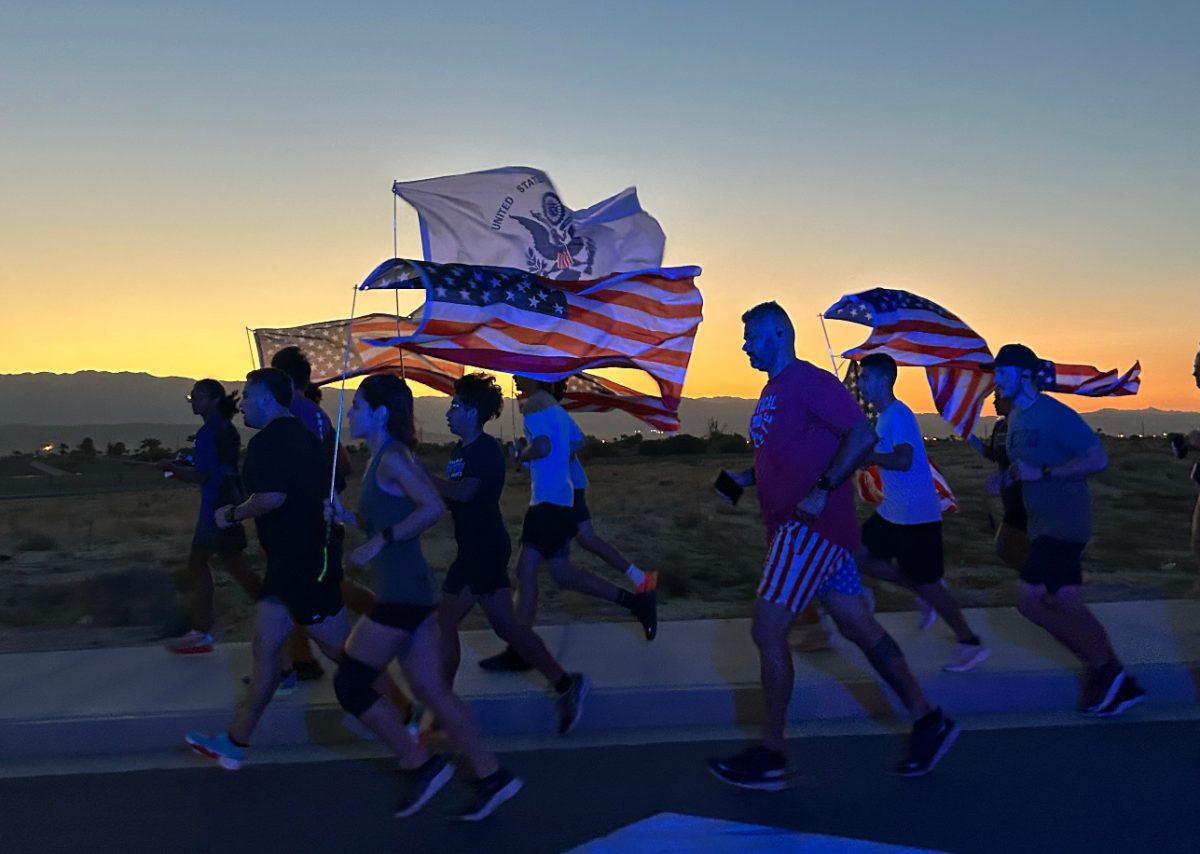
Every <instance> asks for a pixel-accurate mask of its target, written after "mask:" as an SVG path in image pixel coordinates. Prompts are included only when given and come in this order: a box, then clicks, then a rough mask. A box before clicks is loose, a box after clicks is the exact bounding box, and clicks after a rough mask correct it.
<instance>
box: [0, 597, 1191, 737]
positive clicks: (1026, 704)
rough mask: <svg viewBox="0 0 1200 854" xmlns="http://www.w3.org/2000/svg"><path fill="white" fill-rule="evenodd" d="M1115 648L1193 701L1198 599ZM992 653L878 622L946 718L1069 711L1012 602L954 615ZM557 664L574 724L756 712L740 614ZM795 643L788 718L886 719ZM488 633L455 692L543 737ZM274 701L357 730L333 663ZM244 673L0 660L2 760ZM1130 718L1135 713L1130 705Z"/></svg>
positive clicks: (184, 702)
mask: <svg viewBox="0 0 1200 854" xmlns="http://www.w3.org/2000/svg"><path fill="white" fill-rule="evenodd" d="M1094 608H1095V611H1096V613H1097V615H1098V616H1099V618H1100V620H1101V621H1102V622H1103V623H1104V625H1105V626H1106V627H1107V629H1108V631H1109V633H1110V635H1111V636H1112V640H1113V643H1114V645H1115V646H1116V649H1117V652H1118V654H1120V655H1121V657H1122V658H1123V660H1124V661H1125V663H1126V664H1127V666H1128V667H1129V668H1130V670H1132V671H1133V672H1134V673H1135V674H1136V675H1137V677H1138V679H1139V681H1141V683H1142V684H1143V685H1144V686H1145V687H1146V688H1147V689H1148V690H1149V692H1150V696H1149V697H1148V698H1147V701H1146V703H1147V704H1154V705H1175V706H1178V705H1180V704H1194V703H1196V701H1197V699H1198V697H1200V602H1195V601H1190V600H1171V601H1145V602H1123V603H1105V604H1098V605H1095V606H1094ZM966 613H967V619H968V620H969V621H970V623H971V625H972V626H973V627H975V629H976V631H978V632H979V633H980V634H981V635H982V636H983V637H984V641H985V642H986V643H987V644H988V645H989V646H990V647H991V649H992V656H991V658H989V659H988V660H987V661H986V662H984V663H983V664H982V665H980V666H979V668H977V669H976V670H974V671H972V672H970V673H962V674H951V673H944V672H942V670H941V666H942V664H944V663H945V661H946V660H947V659H948V658H949V656H950V654H951V653H952V651H953V646H954V644H953V638H952V636H951V635H950V633H949V632H948V631H947V630H946V628H945V627H944V626H943V625H941V624H939V625H937V626H936V627H934V628H933V629H931V630H929V631H928V632H923V633H918V632H917V630H916V616H915V615H914V614H911V613H895V614H882V615H880V619H881V621H882V622H883V624H884V625H885V626H886V627H887V629H888V630H889V631H890V632H891V633H892V634H893V636H894V637H895V638H896V639H897V641H898V642H899V643H900V645H901V647H903V649H904V651H905V653H906V654H907V656H908V659H909V662H910V664H911V666H912V668H913V671H914V672H915V673H916V675H917V677H918V679H919V680H920V681H921V684H922V685H923V686H924V688H925V691H926V693H927V694H928V695H929V697H930V699H931V700H932V701H933V702H936V703H939V704H941V705H943V706H944V707H945V708H946V709H947V710H948V711H950V712H951V713H952V714H986V713H1006V712H1032V711H1046V710H1062V709H1068V710H1069V709H1071V708H1073V706H1074V703H1075V701H1076V694H1077V690H1078V685H1077V668H1076V664H1075V662H1074V661H1073V659H1072V658H1071V657H1070V656H1069V655H1068V654H1066V653H1065V652H1064V651H1063V650H1061V649H1060V648H1059V647H1058V646H1057V644H1055V643H1053V642H1052V641H1051V640H1050V639H1049V638H1048V637H1047V636H1046V635H1045V634H1044V633H1043V632H1042V631H1041V630H1039V629H1037V628H1036V627H1034V626H1032V625H1030V624H1029V623H1027V622H1026V621H1025V620H1024V619H1023V618H1021V617H1020V615H1019V614H1017V613H1016V611H1015V610H1014V609H1012V608H994V609H973V610H968V611H967V612H966ZM539 632H540V633H541V635H542V637H543V638H544V639H545V641H546V643H547V645H548V646H549V647H550V649H551V651H552V652H554V653H555V654H556V655H557V656H558V657H559V659H560V660H561V661H562V662H563V664H564V666H566V667H567V668H568V669H570V670H582V671H584V672H586V673H588V674H589V675H590V676H591V677H592V680H593V692H592V694H591V696H590V698H589V700H588V702H587V705H586V708H585V711H584V717H583V720H582V721H581V723H580V729H581V730H583V731H589V730H590V731H600V730H617V729H622V728H641V729H645V728H648V727H664V728H669V727H693V726H727V725H734V724H740V725H746V724H752V723H755V722H757V721H758V720H760V719H761V712H762V707H761V698H760V692H759V688H758V658H757V654H756V652H755V649H754V647H753V644H752V643H751V641H750V633H749V621H747V620H697V621H685V622H668V623H663V624H662V626H661V629H660V633H659V637H658V639H657V640H655V641H654V642H653V643H650V644H647V643H646V642H645V641H644V640H643V639H642V636H641V631H640V628H639V627H638V626H637V625H636V624H635V623H575V624H568V625H563V626H543V627H539ZM835 643H836V644H837V647H836V648H835V650H833V651H829V652H821V653H811V654H796V655H795V662H796V688H795V692H794V695H793V701H792V706H791V717H792V719H793V720H796V721H802V720H813V719H838V718H856V717H857V718H863V717H888V716H891V715H893V713H894V712H893V708H894V704H893V703H892V701H891V700H890V699H889V698H888V696H887V695H886V694H885V693H884V689H883V688H882V687H881V685H880V683H879V682H878V681H877V680H876V678H875V677H874V674H873V673H871V671H870V670H869V669H868V667H867V664H866V661H865V659H864V658H863V656H862V654H861V653H860V652H859V651H858V650H857V649H855V648H853V647H850V646H849V645H847V644H845V643H844V642H842V641H841V640H840V639H838V640H836V641H835ZM500 646H501V644H500V641H499V640H498V639H496V638H495V637H494V636H493V635H492V634H491V633H490V632H468V633H465V635H464V637H463V664H462V667H461V669H460V671H459V677H458V682H457V686H456V687H457V689H458V691H459V693H460V694H461V695H462V696H463V697H464V698H466V699H467V700H468V701H469V702H470V703H471V705H472V706H473V707H474V710H475V712H476V715H477V716H478V719H479V720H480V721H481V722H482V724H483V727H484V729H485V731H486V732H489V733H504V734H514V733H538V732H540V733H549V732H553V727H554V718H553V708H552V704H551V702H550V694H549V692H548V691H547V690H546V689H545V688H544V686H543V685H542V684H541V678H540V677H539V676H537V675H536V674H521V675H513V674H489V673H485V672H483V671H481V670H480V669H479V668H478V667H477V666H476V662H477V661H478V660H479V659H480V658H482V657H486V656H488V655H491V654H492V653H494V652H496V651H498V650H499V649H500ZM327 669H328V671H329V675H326V677H325V678H324V679H321V680H320V681H317V682H309V683H301V685H300V690H299V691H297V692H296V693H295V694H294V695H293V696H291V697H287V698H281V699H278V700H276V701H274V702H273V703H272V704H271V706H270V707H269V708H268V710H267V713H266V716H265V717H264V719H263V722H262V724H261V725H260V727H259V730H258V732H257V733H256V743H258V744H263V745H268V744H270V745H298V744H314V743H315V744H338V743H344V742H347V741H350V740H354V739H357V738H360V737H362V736H363V735H364V731H363V729H362V727H361V726H360V725H359V724H358V722H357V721H355V720H353V719H351V718H349V717H348V716H346V715H345V714H344V713H343V712H342V710H341V709H340V707H339V706H338V704H337V700H336V698H335V697H334V695H333V687H332V682H331V674H332V671H333V667H332V666H330V667H328V668H327ZM249 670H250V649H249V645H248V644H245V643H236V644H225V645H220V646H218V648H217V650H216V652H214V653H212V654H210V655H201V656H191V657H177V656H173V655H171V654H170V653H168V652H167V651H166V650H164V649H162V648H161V647H152V646H150V647H148V646H142V647H125V648H115V649H96V650H82V651H71V652H39V653H10V654H5V655H0V757H3V758H12V759H15V758H22V759H36V758H48V757H57V756H82V755H104V754H126V753H137V752H150V751H158V750H164V749H171V748H174V747H176V746H178V745H179V744H180V743H181V740H182V737H183V733H184V732H185V731H186V730H188V729H200V730H205V731H210V732H219V731H221V730H222V729H223V728H224V727H225V726H226V725H227V724H228V721H229V716H230V712H231V710H232V708H233V705H234V703H235V701H236V698H237V697H238V696H239V694H240V692H241V691H242V690H243V686H242V683H241V677H242V676H243V675H244V674H246V673H248V672H249ZM1130 714H1133V715H1136V714H1137V711H1136V710H1134V711H1133V712H1131V713H1130Z"/></svg>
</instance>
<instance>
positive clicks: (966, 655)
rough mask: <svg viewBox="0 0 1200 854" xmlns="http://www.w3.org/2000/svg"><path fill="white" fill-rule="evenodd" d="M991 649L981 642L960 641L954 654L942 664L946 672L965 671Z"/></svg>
mask: <svg viewBox="0 0 1200 854" xmlns="http://www.w3.org/2000/svg"><path fill="white" fill-rule="evenodd" d="M991 654H992V651H991V650H990V649H988V648H987V647H986V646H984V645H983V644H981V643H960V644H959V645H958V649H956V650H954V655H953V656H952V657H951V659H950V660H949V661H947V662H946V663H945V664H944V665H943V666H942V670H945V671H946V672H947V673H966V672H967V671H968V670H971V669H972V668H974V667H975V666H976V665H978V664H981V663H982V662H983V661H984V660H986V659H987V657H988V656H989V655H991Z"/></svg>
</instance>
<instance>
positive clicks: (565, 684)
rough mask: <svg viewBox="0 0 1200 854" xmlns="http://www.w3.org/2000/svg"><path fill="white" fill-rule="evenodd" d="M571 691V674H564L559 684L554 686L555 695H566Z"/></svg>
mask: <svg viewBox="0 0 1200 854" xmlns="http://www.w3.org/2000/svg"><path fill="white" fill-rule="evenodd" d="M570 689H571V674H570V673H564V674H563V675H562V679H559V680H558V683H557V684H556V685H555V686H554V693H556V694H565V693H567V691H569V690H570Z"/></svg>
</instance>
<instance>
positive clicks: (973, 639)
mask: <svg viewBox="0 0 1200 854" xmlns="http://www.w3.org/2000/svg"><path fill="white" fill-rule="evenodd" d="M959 643H965V644H967V646H979V645H981V644H982V643H983V641H981V640H980V639H979V635H971V636H970V637H969V638H967V639H966V640H960V641H959Z"/></svg>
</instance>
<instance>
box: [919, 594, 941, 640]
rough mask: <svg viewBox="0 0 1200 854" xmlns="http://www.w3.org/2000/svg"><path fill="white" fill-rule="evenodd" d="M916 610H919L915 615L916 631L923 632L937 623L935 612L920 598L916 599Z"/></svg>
mask: <svg viewBox="0 0 1200 854" xmlns="http://www.w3.org/2000/svg"><path fill="white" fill-rule="evenodd" d="M917 608H919V609H920V613H919V614H918V615H917V631H918V632H923V631H925V630H926V629H928V628H930V627H932V626H933V624H934V623H936V622H937V611H935V610H933V606H932V605H930V604H929V603H928V602H926V601H925V600H924V599H922V598H921V597H920V596H918V597H917Z"/></svg>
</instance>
